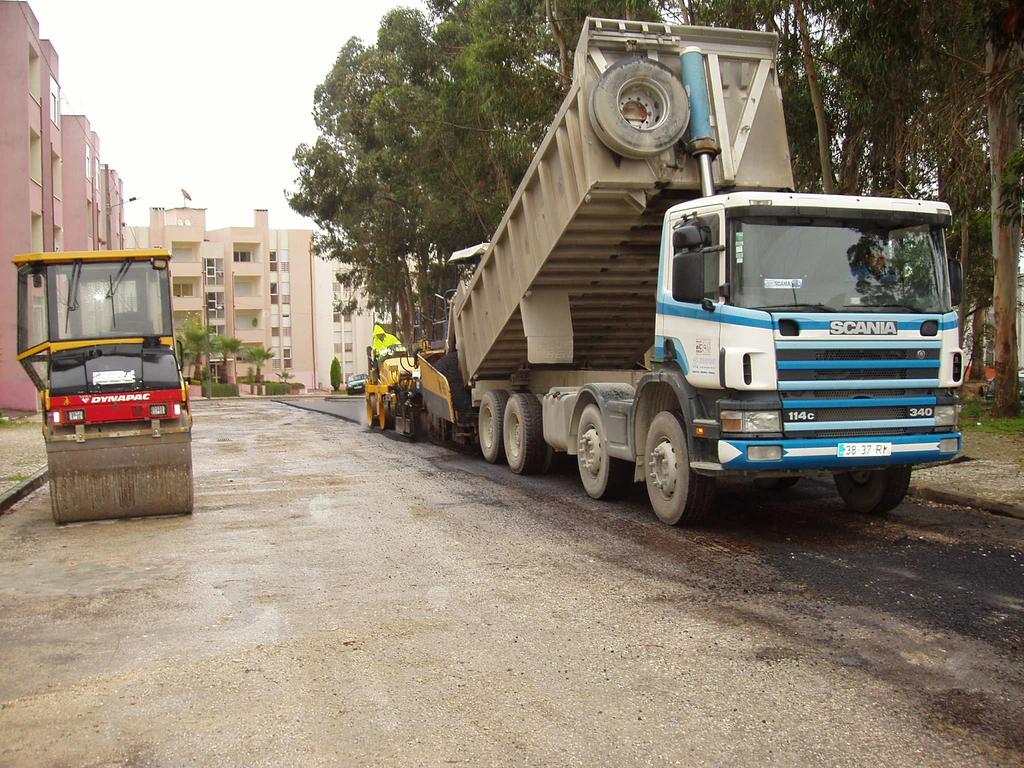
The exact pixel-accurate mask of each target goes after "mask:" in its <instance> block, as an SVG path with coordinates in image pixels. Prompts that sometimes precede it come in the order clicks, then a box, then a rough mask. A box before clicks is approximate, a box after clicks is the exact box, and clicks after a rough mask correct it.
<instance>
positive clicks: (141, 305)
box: [48, 261, 171, 341]
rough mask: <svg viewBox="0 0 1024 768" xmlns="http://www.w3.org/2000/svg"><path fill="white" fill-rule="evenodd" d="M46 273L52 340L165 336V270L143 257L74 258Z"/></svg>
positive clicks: (167, 319)
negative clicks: (112, 259) (111, 259)
mask: <svg viewBox="0 0 1024 768" xmlns="http://www.w3.org/2000/svg"><path fill="white" fill-rule="evenodd" d="M48 272H49V283H50V285H49V295H50V297H51V304H50V339H51V341H64V340H69V339H112V338H123V337H134V336H169V335H170V333H171V318H170V311H169V307H170V301H169V298H168V279H167V270H166V269H156V268H155V267H153V266H152V265H151V264H150V263H149V262H148V261H123V262H93V263H84V262H75V263H74V264H59V265H55V266H52V267H50V268H49V269H48Z"/></svg>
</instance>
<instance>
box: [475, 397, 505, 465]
mask: <svg viewBox="0 0 1024 768" xmlns="http://www.w3.org/2000/svg"><path fill="white" fill-rule="evenodd" d="M506 403H508V392H506V391H504V390H502V389H492V390H490V391H489V392H485V393H484V397H483V400H481V401H480V415H479V416H478V417H477V435H478V437H479V438H480V452H481V453H483V455H484V458H485V459H486V460H487V462H488V463H490V464H501V463H502V462H504V461H505V443H504V439H503V436H502V432H504V430H503V429H502V425H503V424H504V423H505V404H506Z"/></svg>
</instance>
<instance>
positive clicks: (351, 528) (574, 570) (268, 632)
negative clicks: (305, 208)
mask: <svg viewBox="0 0 1024 768" xmlns="http://www.w3.org/2000/svg"><path fill="white" fill-rule="evenodd" d="M306 400H309V398H306ZM350 403H351V401H337V402H331V401H325V404H324V406H323V407H324V408H328V407H329V408H330V409H333V410H334V411H335V413H334V414H333V415H342V416H345V415H347V414H349V413H351V412H352V410H353V409H354V411H355V416H354V418H359V413H360V410H361V407H362V403H361V401H360V400H356V401H355V405H354V406H353V405H351V404H350ZM197 410H198V413H197V422H196V432H195V444H194V452H195V461H196V499H197V509H196V512H195V514H194V515H192V516H191V517H188V518H172V519H148V520H139V521H122V522H116V523H92V524H81V525H74V526H66V527H64V528H56V527H55V526H54V525H53V524H52V522H51V520H50V517H49V510H48V498H47V496H46V492H45V490H43V491H40V492H38V493H36V494H35V495H34V496H32V497H30V498H29V499H28V500H26V501H24V502H22V503H21V504H20V505H18V506H16V507H15V508H14V509H13V510H12V512H11V513H9V514H7V515H5V516H3V517H0V549H2V551H3V552H4V560H3V563H2V564H0V618H2V621H0V705H2V709H0V734H3V735H2V736H0V765H3V766H20V765H33V766H34V765H133V766H134V765H139V766H150V765H152V766H164V765H167V766H171V765H181V764H197V765H282V764H295V765H298V764H301V765H346V766H347V765H380V764H400V765H438V764H466V765H481V764H504V765H518V764H526V763H528V764H536V765H587V766H590V765H674V764H678V765H722V764H729V765H751V766H753V765H758V766H760V765H793V764H800V765H863V764H872V763H874V764H879V765H915V766H916V765H1020V764H1022V762H1024V662H1022V657H1024V522H1021V521H1018V520H1013V519H1006V518H998V517H994V516H991V515H988V514H985V513H980V512H975V511H972V510H965V509H959V508H949V507H943V506H939V505H929V506H922V505H918V504H915V503H905V504H903V505H902V506H901V507H899V508H898V509H897V510H896V511H895V512H894V513H892V514H890V515H889V516H887V517H885V518H865V517H859V516H856V515H851V514H849V513H847V512H845V511H844V510H843V509H842V507H841V505H840V502H839V501H838V499H837V498H836V497H835V495H834V493H833V491H832V487H831V485H830V484H827V483H825V482H817V481H812V482H808V481H802V482H801V483H800V484H799V485H797V486H796V487H795V488H794V489H792V490H790V491H786V492H782V493H766V492H764V491H758V490H755V489H753V488H752V487H751V486H750V485H749V484H736V485H732V486H729V487H727V488H725V489H723V492H722V493H721V496H720V499H719V507H720V513H719V515H718V517H717V519H716V520H715V521H714V522H712V523H711V524H710V525H708V526H705V527H703V528H701V529H698V530H686V529H672V528H668V527H666V526H663V525H661V524H660V523H658V522H657V521H656V520H655V518H654V516H653V514H652V513H651V512H650V510H649V508H648V506H647V504H646V500H645V498H644V495H643V492H642V488H641V487H639V486H638V487H637V492H636V493H634V494H632V495H631V496H630V497H629V498H627V499H626V500H624V501H620V502H615V503H602V502H596V501H593V500H591V499H589V498H587V497H586V496H585V495H584V494H583V492H582V490H581V489H580V488H579V483H578V480H577V479H576V477H575V467H574V465H573V464H572V463H571V462H562V463H561V464H560V465H559V466H558V467H557V468H556V471H555V472H553V473H552V474H550V475H547V476H544V477H535V478H523V477H518V476H515V475H513V474H512V473H510V472H509V471H508V469H507V468H505V467H495V466H491V465H488V464H486V463H484V462H483V461H482V460H480V459H477V458H473V457H470V456H465V455H462V454H458V453H454V452H452V451H449V450H447V449H445V448H443V447H440V446H436V445H430V444H423V443H417V444H413V443H408V442H406V441H404V440H401V439H384V438H383V437H382V436H380V435H379V434H377V433H375V432H370V431H368V430H366V429H365V427H363V426H361V425H359V424H356V423H353V422H350V421H348V420H346V419H345V418H328V417H327V415H325V414H323V413H316V412H310V411H307V410H300V409H297V408H293V407H290V406H288V405H284V404H280V403H274V402H269V401H261V402H259V403H256V402H245V403H227V402H225V403H214V404H203V403H201V404H199V405H198V408H197Z"/></svg>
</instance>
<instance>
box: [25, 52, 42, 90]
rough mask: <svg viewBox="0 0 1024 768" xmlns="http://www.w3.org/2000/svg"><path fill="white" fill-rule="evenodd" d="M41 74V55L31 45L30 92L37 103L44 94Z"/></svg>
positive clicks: (29, 57) (29, 54)
mask: <svg viewBox="0 0 1024 768" xmlns="http://www.w3.org/2000/svg"><path fill="white" fill-rule="evenodd" d="M40 72H41V70H40V68H39V54H38V53H36V49H35V48H33V47H32V46H31V45H30V46H29V47H28V92H29V93H31V94H32V98H34V99H35V100H36V101H40V99H41V97H42V93H43V80H42V77H41V76H40Z"/></svg>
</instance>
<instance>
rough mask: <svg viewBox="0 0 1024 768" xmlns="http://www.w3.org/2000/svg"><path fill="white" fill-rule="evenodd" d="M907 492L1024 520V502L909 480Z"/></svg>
mask: <svg viewBox="0 0 1024 768" xmlns="http://www.w3.org/2000/svg"><path fill="white" fill-rule="evenodd" d="M908 493H909V495H911V496H916V497H917V498H919V499H926V500H928V501H935V502H938V503H939V504H952V505H953V506H957V507H973V508H974V509H980V510H982V511H984V512H990V513H992V514H993V515H1001V516H1002V517H1014V518H1016V519H1018V520H1024V504H1010V503H1008V502H1005V501H996V500H995V499H986V498H983V497H981V496H975V495H973V494H969V493H956V492H953V491H943V490H939V489H938V488H931V487H929V486H926V485H914V484H913V482H911V485H910V490H909V491H908Z"/></svg>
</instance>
